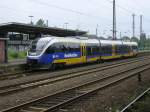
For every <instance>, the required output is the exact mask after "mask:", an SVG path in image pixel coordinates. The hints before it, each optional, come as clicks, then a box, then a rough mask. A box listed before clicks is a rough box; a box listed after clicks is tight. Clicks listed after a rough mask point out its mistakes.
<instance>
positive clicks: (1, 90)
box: [0, 57, 150, 96]
mask: <svg viewBox="0 0 150 112" xmlns="http://www.w3.org/2000/svg"><path fill="white" fill-rule="evenodd" d="M149 58H150V57H145V58H140V59H135V60H132V61H131V60H130V61H129V62H124V63H118V64H114V65H110V66H104V67H102V68H90V69H87V70H86V71H80V72H74V73H68V74H63V75H61V76H58V77H53V78H46V79H40V80H36V81H29V82H24V83H18V84H14V85H9V86H2V87H0V95H1V96H6V95H9V94H15V93H16V92H19V91H23V90H27V89H33V88H36V87H39V86H44V85H48V84H53V83H56V82H59V81H64V80H68V79H72V78H75V77H79V76H84V75H88V74H90V73H94V72H100V71H103V70H107V69H111V68H115V67H119V66H123V65H127V64H131V63H137V62H141V61H143V60H146V59H149ZM141 66H142V65H141Z"/></svg>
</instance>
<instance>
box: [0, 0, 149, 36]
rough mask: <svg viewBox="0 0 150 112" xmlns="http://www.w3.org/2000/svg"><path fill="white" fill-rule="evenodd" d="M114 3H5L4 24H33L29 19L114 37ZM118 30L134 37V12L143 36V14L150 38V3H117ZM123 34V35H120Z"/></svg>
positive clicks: (0, 9)
mask: <svg viewBox="0 0 150 112" xmlns="http://www.w3.org/2000/svg"><path fill="white" fill-rule="evenodd" d="M111 1H112V0H1V2H0V23H6V22H21V23H29V22H30V18H29V17H28V16H30V15H32V16H34V18H33V21H34V22H36V21H37V20H38V19H39V18H43V19H44V20H48V21H49V26H56V27H61V28H62V27H64V26H65V25H64V23H69V24H68V28H69V29H77V28H78V29H80V30H85V31H89V32H90V33H92V34H95V29H96V26H97V24H98V34H99V35H105V36H107V35H111V29H112V2H111ZM116 4H117V7H116V8H117V31H118V32H122V35H129V36H131V35H132V13H135V14H136V35H139V15H140V14H143V16H144V17H143V30H144V31H145V32H146V33H147V34H148V35H150V33H149V32H150V13H149V11H150V1H149V0H116ZM118 35H119V33H118Z"/></svg>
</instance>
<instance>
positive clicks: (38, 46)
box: [28, 39, 49, 56]
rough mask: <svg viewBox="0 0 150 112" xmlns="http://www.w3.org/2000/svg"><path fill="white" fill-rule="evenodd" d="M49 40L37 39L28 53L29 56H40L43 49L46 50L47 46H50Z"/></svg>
mask: <svg viewBox="0 0 150 112" xmlns="http://www.w3.org/2000/svg"><path fill="white" fill-rule="evenodd" d="M48 42H49V41H48V40H45V39H36V40H33V41H32V43H31V45H30V48H29V51H28V55H29V56H38V55H40V54H41V53H42V51H43V49H44V48H45V46H46V45H47V44H48Z"/></svg>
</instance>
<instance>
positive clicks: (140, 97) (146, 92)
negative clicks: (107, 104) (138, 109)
mask: <svg viewBox="0 0 150 112" xmlns="http://www.w3.org/2000/svg"><path fill="white" fill-rule="evenodd" d="M149 94H150V88H148V89H147V90H145V91H144V92H143V93H142V94H140V95H139V96H138V97H137V98H136V99H135V100H133V101H132V102H131V103H130V104H129V105H127V106H126V107H125V108H124V109H122V110H121V111H120V112H131V109H132V108H133V107H134V104H135V103H136V102H138V101H140V100H142V99H143V98H145V97H146V96H147V95H149Z"/></svg>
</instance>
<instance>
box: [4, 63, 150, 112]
mask: <svg viewBox="0 0 150 112" xmlns="http://www.w3.org/2000/svg"><path fill="white" fill-rule="evenodd" d="M137 68H138V70H137ZM137 68H134V69H133V68H132V69H130V70H124V71H121V72H120V73H114V74H113V75H111V76H106V77H105V78H102V79H101V78H100V79H96V80H94V81H90V82H86V83H84V84H82V85H79V86H76V87H72V88H69V89H66V90H63V91H61V92H58V93H55V94H53V95H48V96H44V97H43V98H39V99H36V100H33V101H30V102H27V103H24V104H21V105H19V106H15V107H12V108H9V109H6V110H2V112H14V111H15V112H17V111H18V110H19V111H21V110H26V108H28V107H32V109H33V108H34V109H37V110H38V109H39V110H40V112H48V111H54V110H57V109H59V108H62V107H64V106H66V105H68V104H70V103H72V102H74V101H76V100H78V99H80V98H82V97H83V96H87V95H91V94H93V93H95V92H97V91H98V90H101V89H103V88H105V87H108V86H112V85H113V84H116V83H117V82H120V81H122V80H125V79H128V78H130V77H132V76H135V75H137V73H140V72H143V71H145V70H148V69H150V66H149V64H146V65H143V67H137ZM129 71H130V73H129ZM125 73H128V74H129V75H125V76H124V77H122V74H125ZM117 75H119V76H120V78H117V79H115V80H113V81H110V82H109V83H106V84H104V85H101V87H98V88H97V89H94V90H91V91H88V92H86V93H84V92H83V93H75V94H74V93H73V92H76V90H77V89H79V88H81V87H85V86H88V85H91V84H94V83H96V82H101V81H104V80H108V79H111V78H113V77H116V76H117ZM64 93H66V95H73V97H67V98H69V99H67V100H65V99H63V100H65V101H63V102H62V101H61V102H57V104H54V105H53V106H51V107H49V108H47V106H45V108H44V107H43V108H42V107H40V108H38V106H37V105H38V104H39V105H44V104H46V103H44V101H47V99H49V100H48V102H47V105H49V106H50V105H51V104H50V103H53V102H50V101H52V99H53V98H54V97H56V98H57V97H58V98H59V96H61V95H64ZM69 93H71V94H69ZM56 100H57V99H56ZM34 105H36V106H37V108H36V106H35V107H34ZM34 109H33V110H34Z"/></svg>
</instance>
